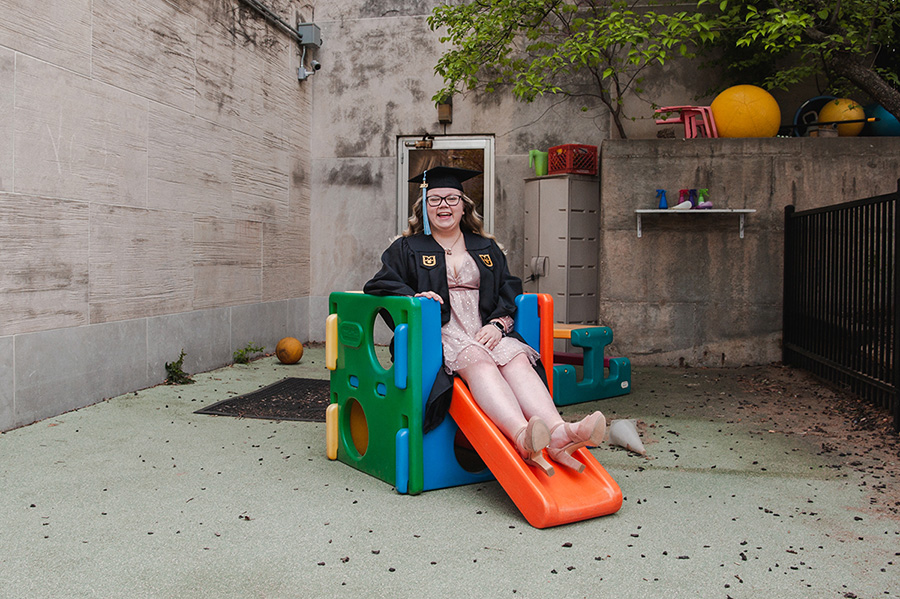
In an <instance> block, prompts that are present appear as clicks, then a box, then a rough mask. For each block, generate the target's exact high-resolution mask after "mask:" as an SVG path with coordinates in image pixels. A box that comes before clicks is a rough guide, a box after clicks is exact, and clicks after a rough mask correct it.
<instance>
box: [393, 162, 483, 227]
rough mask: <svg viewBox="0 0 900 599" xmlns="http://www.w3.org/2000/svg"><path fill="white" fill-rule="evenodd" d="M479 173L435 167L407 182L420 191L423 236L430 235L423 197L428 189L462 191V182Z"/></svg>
mask: <svg viewBox="0 0 900 599" xmlns="http://www.w3.org/2000/svg"><path fill="white" fill-rule="evenodd" d="M480 174H481V171H473V170H471V169H467V168H456V167H454V166H436V167H434V168H430V169H428V170H426V171H424V172H423V173H421V174H419V175H417V176H415V177H413V178H412V179H410V180H409V182H410V183H418V184H419V187H420V188H421V189H422V219H423V221H424V223H423V224H424V228H425V234H426V235H431V225H430V224H429V222H428V210H427V209H426V206H425V197H426V195H427V194H428V189H429V188H432V189H434V188H438V187H449V188H451V189H458V190H459V191H462V190H463V187H462V184H463V181H468V180H469V179H471V178H472V177H477V176H478V175H480Z"/></svg>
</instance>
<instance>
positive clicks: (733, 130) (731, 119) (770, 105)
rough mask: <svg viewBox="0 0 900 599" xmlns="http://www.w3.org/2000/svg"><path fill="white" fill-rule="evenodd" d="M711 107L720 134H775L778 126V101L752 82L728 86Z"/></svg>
mask: <svg viewBox="0 0 900 599" xmlns="http://www.w3.org/2000/svg"><path fill="white" fill-rule="evenodd" d="M710 108H711V109H712V113H713V118H714V119H715V121H716V130H717V131H718V132H719V137H774V136H775V135H777V134H778V129H779V128H780V127H781V110H780V109H779V108H778V102H776V101H775V98H773V97H772V94H770V93H769V92H767V91H766V90H764V89H763V88H761V87H757V86H755V85H735V86H733V87H729V88H728V89H726V90H725V91H723V92H722V93H720V94H719V95H718V96H716V99H715V100H713V101H712V104H710Z"/></svg>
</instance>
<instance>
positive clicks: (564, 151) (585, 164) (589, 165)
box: [547, 144, 597, 175]
mask: <svg viewBox="0 0 900 599" xmlns="http://www.w3.org/2000/svg"><path fill="white" fill-rule="evenodd" d="M547 154H548V156H547V158H548V168H547V172H548V173H550V174H551V175H558V174H560V173H576V174H579V175H596V174H597V146H584V145H581V144H564V145H561V146H553V147H552V148H550V149H549V150H548V151H547Z"/></svg>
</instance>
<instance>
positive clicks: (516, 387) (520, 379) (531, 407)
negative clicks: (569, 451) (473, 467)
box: [500, 354, 566, 442]
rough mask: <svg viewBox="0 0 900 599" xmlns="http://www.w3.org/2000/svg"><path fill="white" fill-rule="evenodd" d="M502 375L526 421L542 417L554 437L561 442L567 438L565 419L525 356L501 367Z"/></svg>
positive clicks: (520, 356)
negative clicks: (563, 423) (533, 417)
mask: <svg viewBox="0 0 900 599" xmlns="http://www.w3.org/2000/svg"><path fill="white" fill-rule="evenodd" d="M500 374H501V375H502V376H503V379H504V381H505V382H506V384H507V385H508V386H509V388H510V389H511V390H512V393H513V394H514V395H515V398H516V402H517V403H518V405H519V408H520V409H521V411H522V414H523V415H524V417H525V418H526V419H528V418H531V417H532V416H540V417H541V419H542V420H543V421H544V422H546V423H547V426H548V427H550V429H551V430H552V429H554V427H557V428H556V429H555V430H554V431H553V433H554V434H553V437H554V438H557V439H558V441H559V442H561V441H563V439H564V438H566V433H565V431H563V430H562V428H563V427H559V426H557V425H559V424H561V423H562V421H563V419H562V417H561V416H560V415H559V412H558V411H557V410H556V405H555V404H554V403H553V398H552V397H551V396H550V392H549V391H548V390H547V387H546V386H545V385H544V381H542V380H541V377H540V376H538V373H537V372H535V371H534V368H533V367H532V366H531V362H530V361H529V360H528V357H527V356H526V355H525V354H519V355H517V356H516V357H515V358H513V359H512V360H510V361H509V363H507V364H506V365H505V366H501V367H500Z"/></svg>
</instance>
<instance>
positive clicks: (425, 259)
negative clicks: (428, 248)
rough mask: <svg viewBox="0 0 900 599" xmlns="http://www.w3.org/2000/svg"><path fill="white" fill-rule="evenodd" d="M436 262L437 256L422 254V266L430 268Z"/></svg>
mask: <svg viewBox="0 0 900 599" xmlns="http://www.w3.org/2000/svg"><path fill="white" fill-rule="evenodd" d="M436 264H437V256H422V266H425V267H427V268H431V267H432V266H435V265H436Z"/></svg>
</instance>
